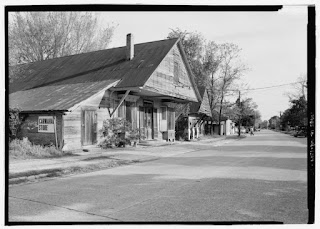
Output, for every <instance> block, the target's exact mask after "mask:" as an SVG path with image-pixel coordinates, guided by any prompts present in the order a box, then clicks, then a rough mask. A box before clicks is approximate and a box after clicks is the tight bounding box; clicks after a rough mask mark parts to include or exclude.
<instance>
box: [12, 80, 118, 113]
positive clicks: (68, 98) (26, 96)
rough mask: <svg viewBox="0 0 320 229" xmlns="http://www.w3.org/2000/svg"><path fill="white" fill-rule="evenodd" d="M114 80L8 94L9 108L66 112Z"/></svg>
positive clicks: (49, 86)
mask: <svg viewBox="0 0 320 229" xmlns="http://www.w3.org/2000/svg"><path fill="white" fill-rule="evenodd" d="M114 82H116V80H105V81H100V82H84V83H71V84H68V83H67V82H66V83H65V84H59V83H55V84H52V85H48V86H43V87H39V88H34V89H30V90H25V91H18V92H14V93H12V94H10V97H9V107H11V108H18V109H19V110H20V111H53V110H59V111H67V110H69V109H70V108H71V107H73V106H74V105H76V104H78V103H80V102H82V101H83V100H86V99H88V98H90V97H91V96H92V95H94V94H96V93H98V92H100V91H102V90H103V89H105V88H107V87H108V86H110V85H111V84H112V83H114Z"/></svg>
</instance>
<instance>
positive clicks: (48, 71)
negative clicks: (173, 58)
mask: <svg viewBox="0 0 320 229" xmlns="http://www.w3.org/2000/svg"><path fill="white" fill-rule="evenodd" d="M177 41H178V39H167V40H161V41H154V42H148V43H142V44H136V45H135V46H134V53H135V54H134V58H133V59H132V60H130V61H129V60H126V47H119V48H112V49H105V50H100V51H95V52H89V53H82V54H77V55H71V56H64V57H60V58H54V59H50V60H44V61H38V62H33V63H29V64H25V65H21V66H16V68H20V71H19V70H18V71H16V72H18V74H19V76H15V78H17V79H18V80H16V81H14V82H13V83H12V84H10V85H9V93H13V92H16V91H22V90H28V89H32V88H35V87H42V86H47V85H50V84H52V83H64V80H66V79H68V80H71V81H70V82H71V83H72V82H73V81H76V82H78V81H79V79H78V78H79V77H82V76H85V78H83V77H82V81H86V82H99V81H103V80H114V79H117V80H121V81H120V82H119V84H118V85H117V87H139V86H143V85H144V83H145V82H146V81H147V79H148V78H149V76H150V75H151V74H152V73H153V72H154V70H155V69H156V68H157V67H158V65H159V64H160V62H161V61H162V59H163V58H164V57H165V56H166V54H167V53H168V52H169V50H170V49H171V48H172V46H173V45H174V44H176V42H177Z"/></svg>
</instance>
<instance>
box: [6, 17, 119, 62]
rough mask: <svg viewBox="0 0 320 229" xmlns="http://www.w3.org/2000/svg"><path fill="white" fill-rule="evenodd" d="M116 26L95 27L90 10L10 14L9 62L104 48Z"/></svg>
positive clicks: (94, 19) (39, 59)
mask: <svg viewBox="0 0 320 229" xmlns="http://www.w3.org/2000/svg"><path fill="white" fill-rule="evenodd" d="M115 28H116V26H114V25H109V24H106V25H105V26H104V27H101V28H100V27H99V26H98V20H97V17H96V16H95V14H94V13H90V12H23V13H21V12H15V13H12V14H10V15H9V34H8V35H9V58H10V59H9V62H10V65H15V64H20V63H28V62H34V61H41V60H46V59H51V58H55V57H61V56H66V55H73V54H78V53H83V52H89V51H95V50H100V49H104V48H106V47H107V46H108V45H109V43H110V42H111V39H112V36H113V33H114V30H115Z"/></svg>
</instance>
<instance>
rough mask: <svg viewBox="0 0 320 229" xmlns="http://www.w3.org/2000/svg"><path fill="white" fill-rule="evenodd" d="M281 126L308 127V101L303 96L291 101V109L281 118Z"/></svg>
mask: <svg viewBox="0 0 320 229" xmlns="http://www.w3.org/2000/svg"><path fill="white" fill-rule="evenodd" d="M281 124H282V125H283V126H285V125H289V126H293V127H302V126H307V101H306V99H305V98H304V97H303V96H301V97H300V98H299V99H294V100H292V101H291V107H290V108H289V109H287V110H286V111H285V112H284V113H283V115H282V116H281Z"/></svg>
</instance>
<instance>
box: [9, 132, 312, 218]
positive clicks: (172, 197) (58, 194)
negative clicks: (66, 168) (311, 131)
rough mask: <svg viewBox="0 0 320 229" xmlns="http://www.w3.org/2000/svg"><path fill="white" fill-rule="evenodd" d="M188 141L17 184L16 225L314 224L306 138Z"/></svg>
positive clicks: (13, 200)
mask: <svg viewBox="0 0 320 229" xmlns="http://www.w3.org/2000/svg"><path fill="white" fill-rule="evenodd" d="M188 144H189V146H188V148H189V149H190V150H189V151H188V152H187V153H176V154H174V153H173V154H172V155H171V156H169V157H164V158H161V159H159V160H156V161H150V162H145V163H141V164H134V165H129V166H123V167H117V168H113V169H107V170H101V171H97V172H91V173H87V174H81V175H75V176H69V177H64V178H57V179H53V180H49V181H43V182H38V183H32V184H25V185H20V186H12V187H10V188H9V222H34V221H36V222H40V221H46V222H48V221H55V222H64V221H73V222H74V221H76V222H82V221H85V222H120V223H121V222H136V221H139V222H150V221H152V222H176V221H183V222H189V221H191V222H199V221H201V222H205V221H211V222H221V221H222V222H230V221H232V222H234V221H239V222H244V221H249V222H264V221H265V222H267V221H268V222H270V221H273V222H283V223H288V224H292V223H307V220H308V209H307V140H306V138H303V139H299V138H294V137H292V136H289V135H285V134H281V133H276V132H273V131H269V130H262V131H261V132H256V133H255V135H254V136H250V135H249V136H247V138H244V139H241V140H232V141H230V142H226V143H225V144H221V145H219V144H216V145H212V144H200V143H197V142H190V143H188ZM176 147H180V148H181V146H180V145H171V146H166V147H159V150H167V151H172V152H175V148H176ZM177 149H178V148H177ZM152 150H157V148H156V147H154V148H153V149H152ZM157 153H160V152H157Z"/></svg>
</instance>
